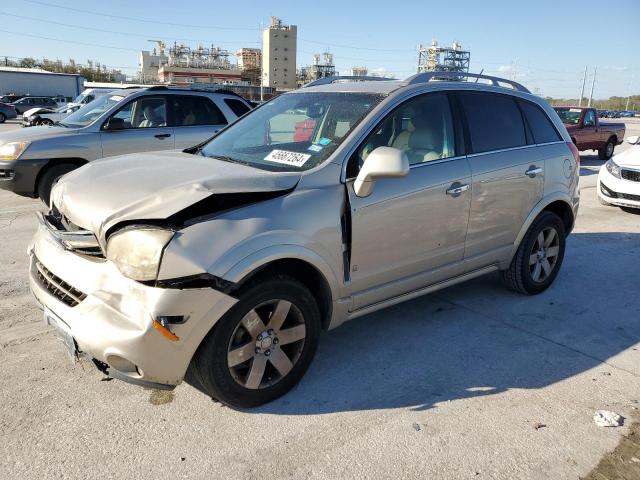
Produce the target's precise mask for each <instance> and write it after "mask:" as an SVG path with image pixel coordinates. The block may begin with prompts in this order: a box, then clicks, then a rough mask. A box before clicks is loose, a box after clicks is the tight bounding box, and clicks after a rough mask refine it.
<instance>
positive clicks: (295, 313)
mask: <svg viewBox="0 0 640 480" xmlns="http://www.w3.org/2000/svg"><path fill="white" fill-rule="evenodd" d="M319 336H320V312H319V309H318V305H317V303H316V301H315V299H314V297H313V295H311V293H310V292H309V290H308V289H307V288H306V287H305V286H304V285H302V284H300V283H299V282H297V281H296V280H295V279H292V278H289V277H275V278H271V279H267V280H266V281H262V282H260V283H256V284H255V285H253V286H251V287H249V288H248V289H247V290H246V291H245V292H244V293H243V294H241V295H240V299H239V301H238V303H236V304H235V305H234V306H233V307H232V308H231V310H229V312H227V314H226V315H224V316H223V317H222V318H221V319H220V320H219V321H218V323H217V324H216V325H215V327H214V328H213V329H212V331H211V332H210V333H209V335H208V336H207V337H206V338H205V340H204V341H203V343H202V344H201V345H200V347H199V348H198V351H197V353H196V355H195V357H194V363H193V366H194V371H195V375H196V376H197V379H198V381H199V383H200V384H201V386H202V387H203V388H204V390H205V391H206V392H207V393H208V394H209V395H211V397H213V398H215V399H216V400H219V401H221V402H223V403H225V404H226V405H229V406H230V407H233V408H250V407H256V406H258V405H262V404H263V403H267V402H270V401H272V400H274V399H276V398H278V397H280V396H281V395H284V394H285V393H287V392H288V391H289V390H291V389H292V388H293V387H294V386H295V385H296V384H297V383H298V382H299V381H300V379H301V378H302V376H303V375H304V373H305V372H306V370H307V368H308V367H309V364H310V363H311V360H312V359H313V356H314V354H315V351H316V348H317V344H318V339H319Z"/></svg>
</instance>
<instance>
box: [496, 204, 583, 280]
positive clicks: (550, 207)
mask: <svg viewBox="0 0 640 480" xmlns="http://www.w3.org/2000/svg"><path fill="white" fill-rule="evenodd" d="M542 212H552V213H555V214H556V215H558V216H559V217H560V219H562V222H563V223H564V227H565V232H566V234H567V235H569V233H571V231H572V230H573V226H574V223H575V214H574V210H573V208H572V206H571V201H570V199H569V197H568V196H567V195H566V194H563V193H560V192H558V193H557V194H554V195H550V196H548V197H546V198H544V199H543V200H542V201H540V202H539V203H538V204H537V205H536V207H535V208H534V209H533V210H532V211H531V213H530V214H529V216H528V217H527V219H526V220H525V222H524V224H523V225H522V227H521V228H520V232H519V233H518V236H517V237H516V241H515V242H514V243H513V248H512V251H511V255H510V257H509V262H508V263H507V266H508V265H509V264H510V263H511V260H512V259H513V256H514V255H515V253H516V251H517V250H518V247H519V246H520V243H521V242H522V240H523V239H524V236H525V235H526V233H527V231H528V230H529V227H530V226H531V225H532V224H533V222H534V221H535V220H536V218H538V216H539V215H540V214H541V213H542ZM505 268H506V267H505Z"/></svg>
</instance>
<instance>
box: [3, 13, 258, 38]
mask: <svg viewBox="0 0 640 480" xmlns="http://www.w3.org/2000/svg"><path fill="white" fill-rule="evenodd" d="M0 15H3V16H8V17H15V18H21V19H23V20H33V21H36V22H42V23H49V24H51V25H60V26H62V27H70V28H79V29H81V30H90V31H94V32H102V33H112V34H116V35H126V36H128V37H131V36H133V37H140V38H157V37H161V36H164V34H163V35H158V34H153V33H149V34H140V33H130V32H119V31H117V30H106V29H103V28H95V27H85V26H82V25H74V24H71V23H63V22H56V21H53V20H44V19H42V18H36V17H28V16H26V15H16V14H14V13H6V12H0ZM174 40H180V41H183V42H199V43H213V44H225V43H227V44H238V45H247V44H251V45H255V44H258V42H242V41H236V42H223V41H212V40H196V39H193V38H174Z"/></svg>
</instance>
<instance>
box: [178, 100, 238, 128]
mask: <svg viewBox="0 0 640 480" xmlns="http://www.w3.org/2000/svg"><path fill="white" fill-rule="evenodd" d="M169 98H170V102H171V110H172V113H173V121H172V124H173V126H176V127H188V126H194V125H226V124H227V119H226V118H225V116H224V115H223V114H222V112H221V111H220V109H219V108H218V107H217V106H216V104H215V103H213V102H212V101H211V100H210V99H208V98H207V97H203V96H199V95H189V96H187V95H184V96H183V95H171V96H170V97H169Z"/></svg>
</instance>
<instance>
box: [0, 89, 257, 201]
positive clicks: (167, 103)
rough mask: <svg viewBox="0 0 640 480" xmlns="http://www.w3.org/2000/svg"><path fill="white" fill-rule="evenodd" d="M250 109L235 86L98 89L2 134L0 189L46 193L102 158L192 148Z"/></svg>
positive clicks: (44, 198)
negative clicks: (65, 112)
mask: <svg viewBox="0 0 640 480" xmlns="http://www.w3.org/2000/svg"><path fill="white" fill-rule="evenodd" d="M250 109H251V107H250V106H249V104H248V103H247V102H246V101H245V100H244V99H242V98H241V97H239V96H238V95H236V94H234V93H233V92H228V91H224V92H221V91H217V92H212V91H198V90H191V89H183V88H167V87H162V86H158V87H148V88H133V89H124V90H114V91H112V92H110V93H108V94H106V95H99V96H97V98H96V99H95V100H93V101H92V102H90V103H88V104H86V105H84V106H83V107H82V108H81V109H80V110H78V111H76V112H74V113H72V114H71V115H69V116H67V117H65V118H64V119H63V120H59V121H58V122H56V123H55V125H54V126H40V127H36V128H28V129H25V130H22V131H11V132H7V133H4V134H0V152H1V153H0V188H4V189H6V190H11V191H13V192H15V193H18V194H20V195H26V196H33V197H36V196H37V197H40V199H41V200H42V201H43V202H44V203H46V204H47V205H48V204H49V195H50V192H51V186H52V185H53V184H54V183H55V182H56V181H57V179H58V178H60V177H61V176H62V175H64V174H65V173H67V172H70V171H71V170H75V169H76V168H78V167H79V166H81V165H84V164H86V163H87V162H91V161H92V160H96V159H98V158H102V157H110V156H113V155H122V154H126V153H136V152H148V151H151V150H172V149H183V148H187V147H192V146H194V145H197V144H199V143H202V142H204V141H205V140H207V139H209V138H210V137H211V136H212V135H213V134H214V133H216V132H217V131H218V130H220V129H222V128H223V127H224V126H225V125H227V124H228V123H231V122H233V121H235V120H236V119H237V118H238V117H239V116H240V115H243V114H244V113H246V112H248V111H249V110H250Z"/></svg>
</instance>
